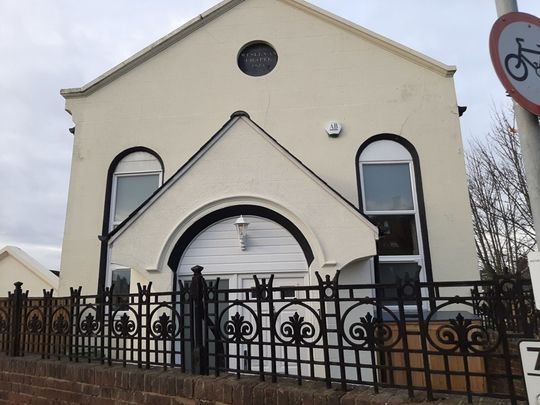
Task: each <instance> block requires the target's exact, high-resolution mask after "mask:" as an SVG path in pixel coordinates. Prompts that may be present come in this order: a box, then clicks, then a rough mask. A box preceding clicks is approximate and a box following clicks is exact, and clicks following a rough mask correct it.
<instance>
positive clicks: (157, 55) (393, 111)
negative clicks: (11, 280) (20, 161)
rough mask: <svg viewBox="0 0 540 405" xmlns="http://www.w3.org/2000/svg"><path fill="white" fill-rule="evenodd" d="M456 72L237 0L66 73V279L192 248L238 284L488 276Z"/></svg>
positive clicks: (168, 261) (174, 266)
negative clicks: (480, 261)
mask: <svg viewBox="0 0 540 405" xmlns="http://www.w3.org/2000/svg"><path fill="white" fill-rule="evenodd" d="M454 72H455V68H454V67H452V66H446V65H444V64H442V63H440V62H438V61H435V60H433V59H430V58H428V57H426V56H424V55H421V54H419V53H417V52H415V51H413V50H411V49H408V48H405V47H404V46H402V45H399V44H397V43H395V42H393V41H391V40H389V39H386V38H383V37H381V36H379V35H377V34H375V33H373V32H370V31H368V30H366V29H364V28H362V27H359V26H357V25H355V24H353V23H351V22H349V21H346V20H344V19H342V18H340V17H337V16H335V15H331V14H329V13H328V12H326V11H324V10H321V9H318V8H316V7H314V6H312V5H310V4H308V3H305V2H303V1H300V0H243V1H242V0H228V1H224V2H222V3H220V4H219V5H217V6H216V7H214V8H213V9H211V10H209V11H207V12H205V13H203V14H201V15H199V16H197V17H196V18H194V19H193V20H192V21H190V22H188V23H187V24H186V25H184V26H183V27H180V28H179V29H178V30H176V31H174V32H172V33H171V34H169V35H168V36H166V37H164V38H163V39H161V40H159V41H157V42H156V43H154V44H152V45H150V46H149V47H148V48H146V49H144V50H142V51H141V52H139V53H138V54H136V55H134V56H133V57H132V58H130V59H128V60H127V61H125V62H124V63H122V64H120V65H118V66H116V67H114V68H113V69H111V70H110V71H108V72H107V73H105V74H104V75H102V76H100V77H99V78H97V79H96V80H94V81H92V82H90V83H89V84H87V85H85V86H83V87H82V88H77V89H65V90H62V95H63V96H64V98H65V99H66V110H67V111H68V112H69V113H70V114H71V115H72V117H73V121H74V123H75V125H76V131H75V135H74V136H75V140H74V149H73V160H72V169H71V181H70V188H69V200H68V211H67V219H66V228H65V234H64V243H63V249H62V266H61V268H62V272H61V280H60V293H61V294H67V293H68V291H69V287H72V286H78V285H82V286H83V292H86V293H92V292H94V291H96V289H100V288H103V287H104V286H106V285H108V284H110V283H111V282H118V283H120V282H122V283H124V287H123V288H130V287H129V286H131V289H132V290H133V288H134V286H135V284H136V283H137V282H141V283H143V284H145V283H148V282H149V281H152V282H153V283H154V286H156V288H157V289H158V290H164V291H166V290H169V289H171V288H173V282H174V280H176V279H177V278H183V277H189V274H190V268H191V266H193V265H195V264H198V265H201V266H203V267H205V270H204V272H203V274H205V276H206V277H207V278H212V277H216V276H217V275H219V276H220V277H221V278H222V279H225V280H227V283H228V285H229V286H239V287H240V286H248V285H249V283H251V282H252V275H253V274H257V275H260V276H267V275H269V274H275V275H276V280H277V282H278V283H282V284H291V283H292V284H302V283H313V282H314V272H315V271H320V272H323V273H325V274H333V273H335V271H336V270H337V269H341V270H342V280H343V281H344V282H358V283H371V282H379V281H389V280H391V279H393V277H395V276H396V275H403V274H405V273H409V274H410V275H413V276H416V273H417V270H418V269H419V270H420V273H419V274H418V276H419V277H420V278H421V279H423V280H432V279H433V280H438V281H443V280H469V279H475V278H478V275H477V271H476V267H477V266H476V258H475V251H474V243H473V235H472V226H471V220H470V212H469V206H468V197H467V189H466V179H465V169H464V160H463V150H462V144H461V136H460V128H459V114H458V106H457V102H456V96H455V90H454V83H453V79H452V77H453V74H454ZM330 123H335V124H336V123H338V124H340V125H341V126H342V129H341V132H339V131H338V129H339V128H336V127H339V125H334V128H332V129H334V130H336V131H335V132H339V134H337V133H335V132H333V133H332V136H329V134H328V132H327V129H330V128H328V127H329V124H330ZM330 132H332V131H330ZM240 216H242V218H243V219H244V220H245V221H246V222H249V224H250V225H249V226H248V231H247V232H248V233H247V238H246V240H245V249H242V247H241V245H240V242H239V240H238V237H237V234H236V230H235V225H234V222H235V221H237V220H238V219H239V217H240ZM375 224H376V225H377V226H376V225H375ZM378 228H379V229H378ZM379 233H380V238H379ZM98 237H99V238H98ZM377 239H378V241H377ZM377 253H378V259H377V260H373V258H374V257H377Z"/></svg>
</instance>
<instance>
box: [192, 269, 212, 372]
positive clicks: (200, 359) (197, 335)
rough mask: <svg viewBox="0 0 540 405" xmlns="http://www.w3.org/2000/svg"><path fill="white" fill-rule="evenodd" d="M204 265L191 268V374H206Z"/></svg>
mask: <svg viewBox="0 0 540 405" xmlns="http://www.w3.org/2000/svg"><path fill="white" fill-rule="evenodd" d="M203 269H204V267H202V266H194V267H192V268H191V270H192V271H193V277H192V278H191V308H192V311H193V312H192V313H193V325H192V328H193V332H194V333H193V351H192V363H191V364H192V368H193V374H200V375H206V374H208V351H207V347H206V345H205V342H204V335H203V328H204V317H205V314H204V312H205V311H204V308H205V305H204V301H203V300H204V297H205V294H204V292H205V288H206V282H205V281H204V277H203V276H202V274H201V273H202V271H203Z"/></svg>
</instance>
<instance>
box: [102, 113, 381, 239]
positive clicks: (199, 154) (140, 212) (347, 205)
mask: <svg viewBox="0 0 540 405" xmlns="http://www.w3.org/2000/svg"><path fill="white" fill-rule="evenodd" d="M239 120H243V122H245V123H246V124H247V125H249V127H251V128H252V129H253V130H254V131H255V132H256V133H257V134H259V135H260V136H261V137H262V138H263V139H265V140H266V141H267V142H269V143H270V144H271V145H272V146H274V147H275V148H276V149H277V150H278V151H279V152H280V153H281V154H282V155H283V156H284V157H286V158H287V159H288V160H289V161H290V162H292V163H293V164H294V165H295V166H296V167H297V168H298V169H300V170H301V171H302V172H303V173H304V174H305V175H306V176H308V177H309V178H310V179H311V180H313V181H314V182H315V183H317V184H318V185H319V186H320V187H321V188H322V189H323V190H324V191H325V192H327V193H329V194H330V195H331V196H332V197H333V198H334V199H335V200H336V201H337V202H338V203H339V204H341V205H343V206H344V207H345V208H346V209H348V210H349V211H350V212H351V213H352V214H353V215H355V216H356V217H358V218H359V219H360V220H361V221H362V222H363V223H364V224H365V225H366V226H367V227H368V228H369V229H371V231H372V232H373V234H374V238H375V239H378V237H379V229H378V228H377V227H376V226H375V225H373V224H372V223H371V222H370V221H369V220H368V219H367V218H366V217H364V216H363V215H362V213H360V211H358V210H357V209H355V208H354V207H353V206H352V205H351V204H350V203H349V202H348V201H346V200H345V199H344V198H343V197H342V196H341V195H339V194H338V193H337V192H336V191H335V190H334V189H332V188H331V187H330V186H328V184H326V183H325V182H324V181H322V180H321V179H320V178H319V177H317V176H316V175H315V174H314V173H313V172H312V171H311V170H309V169H308V168H307V167H306V166H305V165H303V164H302V163H301V162H300V161H299V160H298V159H296V158H295V157H294V156H293V155H291V153H290V152H289V151H287V150H286V149H285V148H284V147H283V146H281V145H280V144H279V143H278V142H277V141H276V140H275V139H273V138H272V137H271V136H269V135H268V134H267V133H266V132H264V131H263V130H262V129H261V128H260V127H259V126H258V125H257V124H255V123H254V122H253V121H252V120H251V119H250V118H248V117H247V116H245V115H236V116H234V115H233V117H232V118H231V119H230V120H229V122H228V123H227V124H226V125H224V126H223V128H221V130H220V131H219V132H218V133H216V134H215V135H214V136H213V137H212V138H211V140H210V141H209V142H208V143H207V144H206V145H205V146H204V147H203V148H202V149H200V150H199V151H198V152H197V153H196V154H195V155H194V156H193V157H192V158H191V159H190V160H189V161H188V163H186V164H185V165H184V166H183V167H182V168H181V169H180V170H179V171H178V172H176V173H175V174H174V175H173V177H172V178H170V179H169V180H168V181H167V182H166V183H165V184H164V185H163V186H162V187H161V188H160V189H158V191H157V192H156V193H155V194H154V195H153V196H152V198H150V200H148V201H147V202H146V203H145V204H144V206H142V207H140V209H139V210H138V211H137V212H136V213H135V215H133V216H132V217H131V218H130V219H129V220H128V222H126V223H125V224H123V225H122V227H121V228H120V229H118V232H116V233H114V234H113V235H112V236H111V238H110V239H109V244H112V243H114V241H115V240H116V238H118V237H119V236H120V235H121V234H122V233H123V232H124V231H125V230H126V229H128V228H129V227H130V226H131V224H133V223H134V222H135V221H137V219H138V218H139V217H140V216H141V215H143V214H144V212H146V210H148V209H149V208H150V207H151V206H152V205H153V204H154V203H155V202H156V201H157V200H158V199H159V198H160V197H161V196H162V195H163V194H164V193H166V192H167V190H169V189H170V188H171V187H172V186H173V185H174V184H175V183H176V182H177V181H178V180H179V179H180V178H181V177H182V176H183V175H184V174H185V173H187V172H188V171H189V170H190V169H191V168H192V167H193V165H195V164H196V163H197V162H198V161H199V159H201V157H203V156H204V155H205V154H206V152H207V151H208V150H210V149H211V148H212V146H214V145H215V144H216V143H217V142H219V140H220V139H221V138H222V137H223V136H224V135H225V134H226V133H227V131H228V130H229V129H230V128H232V127H233V126H234V125H235V124H236V123H237V122H238V121H239Z"/></svg>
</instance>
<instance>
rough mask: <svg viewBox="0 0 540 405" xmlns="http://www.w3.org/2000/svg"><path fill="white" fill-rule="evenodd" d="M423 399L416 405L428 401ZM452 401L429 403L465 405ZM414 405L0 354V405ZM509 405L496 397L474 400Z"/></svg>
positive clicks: (283, 383)
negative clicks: (495, 398)
mask: <svg viewBox="0 0 540 405" xmlns="http://www.w3.org/2000/svg"><path fill="white" fill-rule="evenodd" d="M423 400H424V399H423V398H422V397H421V395H419V397H418V398H416V400H415V401H414V402H415V403H418V402H423ZM464 402H466V400H465V399H464V398H463V397H453V398H447V399H446V400H443V399H442V398H440V400H439V401H436V402H430V404H437V403H440V404H444V405H451V404H458V403H459V404H461V403H464ZM401 403H410V402H409V400H408V398H407V394H406V392H404V391H401V390H395V389H385V390H383V391H382V393H381V394H379V395H375V394H374V392H373V389H372V388H370V387H359V388H356V389H354V390H352V391H348V392H346V393H345V392H342V391H338V390H332V389H326V388H324V386H322V385H321V384H316V383H304V385H302V386H301V387H299V386H298V385H296V382H295V381H287V380H280V382H279V384H272V383H266V382H260V381H259V380H258V379H256V378H244V377H243V378H242V379H240V380H238V379H236V378H235V377H234V376H223V377H201V376H192V375H189V374H182V373H180V372H179V371H177V370H170V371H162V370H157V369H156V370H142V369H137V368H136V367H126V368H123V367H121V366H113V367H108V366H103V365H100V364H95V365H94V364H88V363H69V362H67V361H55V360H41V359H40V358H38V357H32V356H27V357H6V356H4V355H0V404H37V405H41V404H43V405H45V404H47V405H49V404H59V405H66V404H91V405H109V404H120V405H127V404H152V405H364V404H401ZM475 403H484V404H505V403H506V401H497V400H494V399H493V398H484V399H480V400H478V402H477V401H475Z"/></svg>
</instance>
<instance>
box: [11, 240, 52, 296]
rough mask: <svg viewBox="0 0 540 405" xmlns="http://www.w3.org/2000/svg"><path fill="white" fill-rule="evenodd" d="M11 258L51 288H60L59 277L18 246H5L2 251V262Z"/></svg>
mask: <svg viewBox="0 0 540 405" xmlns="http://www.w3.org/2000/svg"><path fill="white" fill-rule="evenodd" d="M8 256H11V257H13V258H14V259H15V260H17V261H18V262H20V263H21V264H22V265H24V266H25V267H26V268H27V269H28V270H30V271H31V272H32V273H34V274H35V275H36V276H37V277H39V278H40V279H42V280H43V281H45V282H46V283H47V284H49V285H50V286H51V287H57V286H58V277H57V276H55V275H54V274H53V273H51V272H50V271H49V270H48V269H46V268H45V267H44V266H43V265H42V264H41V263H39V262H38V261H37V260H36V259H34V258H33V257H32V256H30V255H29V254H28V253H26V252H25V251H24V250H22V249H20V248H18V247H16V246H5V247H4V248H2V249H0V260H3V259H4V258H6V257H8Z"/></svg>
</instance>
